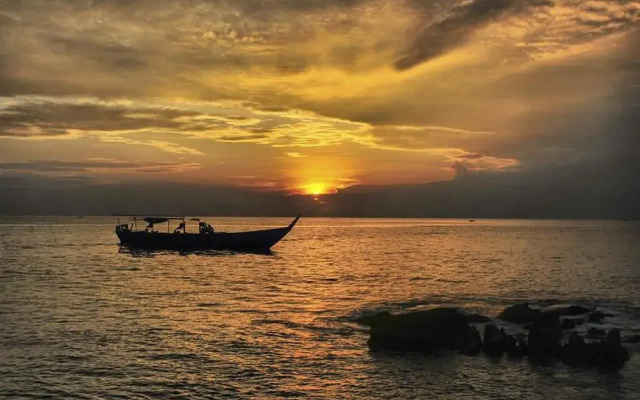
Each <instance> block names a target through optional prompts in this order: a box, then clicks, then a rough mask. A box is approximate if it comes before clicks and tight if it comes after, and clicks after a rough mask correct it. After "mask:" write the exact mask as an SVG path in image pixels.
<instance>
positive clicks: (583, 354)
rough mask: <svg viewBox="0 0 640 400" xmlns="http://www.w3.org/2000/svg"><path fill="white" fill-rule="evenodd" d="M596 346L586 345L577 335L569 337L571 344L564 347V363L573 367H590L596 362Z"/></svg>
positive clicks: (562, 357)
mask: <svg viewBox="0 0 640 400" xmlns="http://www.w3.org/2000/svg"><path fill="white" fill-rule="evenodd" d="M595 356H596V345H594V344H591V343H585V341H584V338H583V337H582V336H579V335H578V334H577V333H575V332H574V333H573V334H571V336H569V342H568V343H567V344H565V345H564V346H563V347H562V355H561V359H562V362H563V363H565V364H567V365H569V366H572V367H588V366H591V365H592V364H593V363H594V361H595Z"/></svg>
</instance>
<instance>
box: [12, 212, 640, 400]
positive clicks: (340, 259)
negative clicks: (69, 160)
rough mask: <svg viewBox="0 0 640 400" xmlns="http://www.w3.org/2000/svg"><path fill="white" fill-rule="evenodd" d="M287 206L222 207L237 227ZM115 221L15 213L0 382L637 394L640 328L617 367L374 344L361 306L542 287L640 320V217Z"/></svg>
mask: <svg viewBox="0 0 640 400" xmlns="http://www.w3.org/2000/svg"><path fill="white" fill-rule="evenodd" d="M290 220H291V219H290V218H228V217H224V218H222V217H208V218H207V222H208V223H210V224H212V225H213V226H214V228H215V229H216V230H217V231H228V232H233V231H243V230H253V229H264V228H268V227H279V226H285V225H287V224H288V223H289V222H290ZM116 223H117V221H116V218H114V217H6V216H5V217H0V399H283V398H294V399H640V351H639V349H638V347H637V346H638V345H633V344H625V346H627V348H628V349H629V350H630V352H631V359H630V360H629V361H628V362H627V363H626V365H625V366H624V367H623V368H622V369H621V370H620V371H618V372H614V373H607V374H603V373H599V372H598V371H597V370H596V369H576V368H570V367H568V366H566V365H563V364H562V363H561V362H559V361H558V362H551V363H547V364H536V363H531V362H530V361H529V360H528V359H526V358H524V359H510V358H507V357H503V358H498V359H492V358H488V357H486V356H484V355H478V356H465V355H459V354H457V353H456V352H437V353H434V354H429V355H424V354H411V353H405V354H392V353H372V352H370V351H369V350H368V348H367V339H368V336H369V335H368V329H367V328H366V327H364V326H360V325H358V324H357V323H356V322H355V321H356V320H357V318H358V317H361V316H363V315H368V314H372V313H375V312H379V311H384V310H386V311H390V312H392V313H396V312H406V311H410V310H415V309H424V308H431V307H437V306H454V307H460V308H462V309H465V310H468V311H473V312H479V313H483V314H485V315H488V316H492V317H495V316H496V315H497V314H498V313H499V312H500V311H501V310H502V309H503V308H504V307H506V306H508V305H512V304H515V303H518V302H524V301H527V302H530V303H532V304H533V305H540V306H544V305H549V304H558V303H571V304H582V305H586V306H589V307H596V308H598V309H599V310H602V311H603V312H605V313H607V314H610V315H611V316H609V317H606V318H605V320H604V321H603V324H602V325H597V327H598V328H601V329H609V328H612V327H616V328H619V329H621V330H622V336H623V338H627V337H630V336H632V335H637V334H640V223H639V222H636V221H565V220H562V221H548V220H477V221H470V220H467V219H446V220H445V219H343V218H335V219H334V218H305V217H303V218H302V219H301V220H300V222H299V223H298V225H297V226H296V227H295V228H294V229H293V231H291V232H290V233H289V235H288V236H287V237H286V238H285V239H284V240H282V241H281V242H280V243H278V244H277V245H276V246H274V248H273V249H272V250H273V251H272V253H271V254H243V253H233V252H225V251H209V252H191V253H180V252H175V251H154V252H151V251H134V250H131V249H128V248H124V247H121V246H120V245H119V244H118V240H117V237H116V235H115V233H114V227H115V225H116ZM194 223H195V222H194ZM159 227H160V226H159ZM191 228H192V229H195V228H194V227H191ZM159 229H163V228H162V227H160V228H159ZM593 326H596V325H594V324H589V323H586V324H584V325H582V326H580V327H579V329H582V330H586V329H588V328H589V327H593Z"/></svg>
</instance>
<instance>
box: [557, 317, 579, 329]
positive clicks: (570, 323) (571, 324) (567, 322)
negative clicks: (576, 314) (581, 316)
mask: <svg viewBox="0 0 640 400" xmlns="http://www.w3.org/2000/svg"><path fill="white" fill-rule="evenodd" d="M575 327H576V322H575V321H574V320H572V319H569V318H563V319H562V321H561V322H560V329H562V330H563V331H564V330H567V329H573V328H575Z"/></svg>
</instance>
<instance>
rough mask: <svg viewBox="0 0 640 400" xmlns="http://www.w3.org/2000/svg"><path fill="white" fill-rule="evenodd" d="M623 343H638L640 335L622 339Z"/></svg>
mask: <svg viewBox="0 0 640 400" xmlns="http://www.w3.org/2000/svg"><path fill="white" fill-rule="evenodd" d="M624 341H625V342H627V343H640V335H631V336H628V337H626V338H624Z"/></svg>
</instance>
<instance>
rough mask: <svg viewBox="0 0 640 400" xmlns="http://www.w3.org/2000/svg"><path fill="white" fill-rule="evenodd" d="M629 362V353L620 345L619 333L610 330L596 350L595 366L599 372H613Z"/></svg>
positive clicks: (615, 330)
mask: <svg viewBox="0 0 640 400" xmlns="http://www.w3.org/2000/svg"><path fill="white" fill-rule="evenodd" d="M628 360H629V352H628V351H627V349H625V348H624V347H622V345H621V344H620V331H619V330H617V329H612V330H610V331H609V333H608V334H607V339H606V340H604V341H602V342H600V343H599V344H598V346H597V349H596V357H595V364H596V366H597V367H598V369H599V370H601V371H605V372H606V371H615V370H618V369H620V368H622V366H623V365H624V363H625V362H627V361H628Z"/></svg>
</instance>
